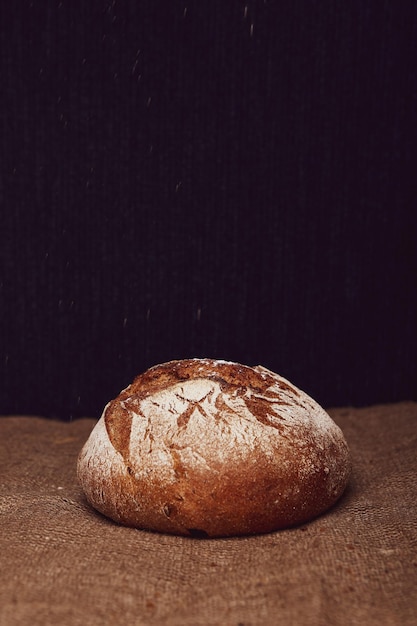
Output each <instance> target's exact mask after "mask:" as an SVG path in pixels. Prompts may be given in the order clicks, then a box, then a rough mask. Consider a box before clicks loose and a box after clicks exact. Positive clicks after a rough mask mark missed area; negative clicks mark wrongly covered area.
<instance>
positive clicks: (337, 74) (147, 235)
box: [0, 0, 417, 419]
mask: <svg viewBox="0 0 417 626" xmlns="http://www.w3.org/2000/svg"><path fill="white" fill-rule="evenodd" d="M411 5H412V3H396V2H388V1H380V2H370V3H368V2H339V3H338V2H334V0H331V1H321V2H319V1H311V0H309V1H305V2H303V1H301V0H300V1H297V2H295V1H292V0H291V1H286V2H281V1H278V0H277V1H272V0H265V1H260V0H259V1H256V2H254V1H249V0H247V1H246V2H244V1H239V0H231V1H230V2H215V1H214V2H189V3H187V2H186V1H185V0H184V1H181V2H178V1H172V2H158V1H155V0H152V1H151V0H147V1H142V2H137V1H136V0H135V1H133V0H131V1H130V2H129V1H126V2H123V1H122V0H113V1H112V2H109V1H97V0H90V1H89V2H85V1H84V2H81V1H69V0H67V1H63V2H58V1H57V0H50V1H49V2H19V3H10V4H7V3H3V5H2V7H1V9H0V30H1V49H0V52H1V58H0V64H1V65H0V67H1V76H0V81H1V82H0V84H1V91H0V102H1V105H0V124H1V131H0V137H1V153H0V158H1V163H0V202H1V229H2V237H1V247H0V254H1V257H0V258H1V277H0V298H1V301H0V302H1V309H0V315H1V321H0V324H1V326H0V331H1V343H2V346H1V362H0V368H1V371H0V380H1V398H0V412H2V413H16V412H19V413H22V412H26V413H27V412H29V413H42V414H45V415H48V416H55V417H59V418H62V419H68V418H70V417H77V416H80V415H86V414H91V415H98V414H99V413H100V411H101V409H102V407H103V405H104V404H105V403H106V402H107V400H109V399H110V398H111V397H113V396H114V395H115V394H117V393H118V391H119V390H120V389H121V388H122V387H123V386H125V385H127V384H128V383H129V382H130V381H131V379H132V378H133V376H134V375H136V374H137V373H139V372H140V371H142V370H144V369H145V368H146V367H149V366H151V365H153V364H156V363H158V362H162V361H166V360H169V359H173V358H182V357H190V356H211V357H220V358H224V359H231V360H238V361H241V362H243V363H246V364H257V363H261V364H263V365H265V366H267V367H269V368H271V369H273V370H275V371H278V372H279V373H281V374H282V375H284V376H286V377H288V378H290V379H291V380H292V381H293V382H294V383H295V384H297V385H298V386H300V387H302V388H303V389H305V391H307V392H308V393H310V394H311V395H313V396H314V397H315V398H316V399H317V400H318V401H319V402H321V403H322V404H324V405H326V406H329V405H345V404H353V405H366V404H371V403H377V402H390V401H397V400H405V399H417V362H416V356H415V355H416V354H417V330H416V324H417V295H416V291H417V287H416V284H417V281H416V273H417V252H416V235H417V232H416V227H415V200H416V187H417V186H416V166H415V161H414V158H413V152H414V151H415V145H416V140H417V132H416V130H417V115H416V110H417V69H416V68H417V63H416V59H417V5H414V7H412V8H410V7H411Z"/></svg>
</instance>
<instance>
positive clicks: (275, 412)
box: [78, 359, 350, 537]
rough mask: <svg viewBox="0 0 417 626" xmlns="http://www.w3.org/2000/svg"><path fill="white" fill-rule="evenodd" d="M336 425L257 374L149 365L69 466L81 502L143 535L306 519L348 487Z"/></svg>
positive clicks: (277, 380)
mask: <svg viewBox="0 0 417 626" xmlns="http://www.w3.org/2000/svg"><path fill="white" fill-rule="evenodd" d="M349 473H350V459H349V450H348V446H347V444H346V441H345V439H344V437H343V434H342V432H341V430H340V428H339V427H338V426H337V425H336V424H335V423H334V421H333V420H332V419H331V418H330V417H329V415H328V414H327V413H326V412H325V411H324V410H323V409H322V408H321V407H320V406H319V405H318V404H317V403H316V402H315V401H314V400H312V399H311V398H310V397H309V396H308V395H307V394H305V393H304V392H302V391H301V390H300V389H297V388H296V387H295V386H294V385H292V384H291V383H289V382H288V381H287V380H286V379H285V378H282V377H281V376H279V375H278V374H274V373H273V372H271V371H269V370H267V369H265V368H264V367H261V366H257V367H247V366H244V365H240V364H238V363H231V362H227V361H219V360H212V359H188V360H180V361H171V362H169V363H164V364H162V365H157V366H155V367H152V368H151V369H149V370H147V371H146V372H145V373H144V374H141V375H140V376H138V377H137V378H136V379H135V381H134V382H133V383H132V384H131V385H129V387H127V388H126V389H125V390H124V391H122V392H121V393H120V395H119V396H118V397H117V398H116V399H115V400H113V401H111V402H110V403H109V404H108V405H107V406H106V408H105V409H104V413H103V415H102V417H101V419H100V420H99V421H98V422H97V424H96V426H95V427H94V429H93V431H92V432H91V435H90V437H89V439H88V441H87V442H86V444H85V445H84V447H83V449H82V451H81V453H80V456H79V459H78V477H79V480H80V482H81V485H82V488H83V490H84V492H85V495H86V497H87V499H88V501H89V502H90V504H91V505H92V506H93V507H94V508H95V509H97V510H98V511H100V512H101V513H103V514H104V515H106V516H108V517H110V518H111V519H113V520H115V521H116V522H119V523H121V524H125V525H128V526H134V527H137V528H141V529H148V530H154V531H159V532H164V533H174V534H180V535H188V536H194V537H222V536H232V535H246V534H253V533H265V532H270V531H274V530H277V529H281V528H284V527H289V526H293V525H295V524H300V523H303V522H306V521H308V520H311V519H312V518H314V517H316V516H317V515H319V514H320V513H323V512H324V511H325V510H326V509H328V508H329V507H331V506H332V505H333V504H334V503H335V502H336V500H337V499H338V498H339V497H340V495H341V494H342V492H343V490H344V489H345V487H346V484H347V482H348V478H349Z"/></svg>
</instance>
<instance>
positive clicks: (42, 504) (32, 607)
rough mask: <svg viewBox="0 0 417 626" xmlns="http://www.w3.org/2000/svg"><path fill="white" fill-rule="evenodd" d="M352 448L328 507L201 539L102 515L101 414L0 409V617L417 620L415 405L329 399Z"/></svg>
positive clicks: (5, 620) (304, 622)
mask: <svg viewBox="0 0 417 626" xmlns="http://www.w3.org/2000/svg"><path fill="white" fill-rule="evenodd" d="M330 413H331V415H332V416H333V418H334V419H335V421H336V422H337V423H338V424H339V425H340V426H341V427H342V429H343V431H344V433H345V436H346V438H347V440H348V443H349V445H350V447H351V451H352V456H353V463H354V471H353V476H352V479H351V483H350V486H349V488H348V491H347V492H346V494H345V496H344V497H343V498H342V500H341V501H340V502H339V504H338V505H337V506H336V507H335V508H333V510H331V511H330V512H329V513H327V514H326V515H323V516H322V517H320V518H318V519H316V520H315V521H313V522H311V523H310V524H307V525H305V526H303V527H299V528H294V529H292V530H286V531H281V532H277V533H273V534H269V535H264V536H256V537H247V538H240V539H238V538H236V539H222V540H200V539H186V538H180V537H173V536H163V535H158V534H153V533H149V532H144V531H139V530H134V529H129V528H123V527H121V526H118V525H116V524H114V523H113V522H111V521H109V520H107V519H105V518H104V517H102V516H100V515H99V514H97V513H95V512H94V511H93V510H92V509H90V507H89V506H88V505H87V503H86V502H85V500H84V497H83V494H82V492H81V490H80V488H79V486H78V484H77V480H76V475H75V462H76V458H77V454H78V452H79V450H80V448H81V446H82V444H83V443H84V441H85V440H86V438H87V436H88V434H89V432H90V430H91V428H92V427H93V424H94V423H95V422H94V420H92V419H83V420H78V421H75V422H73V423H64V422H56V421H49V420H46V419H41V418H35V417H4V418H0V471H1V476H0V498H1V499H0V533H1V534H0V541H1V556H0V558H1V570H0V572H1V573H0V624H1V626H14V625H16V624H19V625H21V624H28V625H29V624H30V625H37V624H39V625H42V626H47V625H49V624H51V625H52V624H53V625H56V624H65V625H66V626H72V625H75V624H77V625H78V624H80V625H82V626H88V625H90V624H92V625H96V624H97V625H100V624H109V625H114V626H117V625H119V624H123V625H126V626H133V625H142V624H143V625H146V624H149V625H153V624H164V625H171V624H176V625H182V626H184V625H195V626H198V625H222V626H232V625H233V626H238V625H244V626H252V625H258V624H262V625H270V624H271V625H275V624H283V625H292V624H294V625H297V626H298V625H300V626H308V625H321V624H323V625H327V624H329V625H331V626H338V625H342V624H343V625H345V624H346V625H349V626H351V625H354V626H355V625H359V626H360V625H362V624H366V625H371V624H375V625H376V624H378V625H381V624H382V625H388V624H389V625H391V624H392V625H394V624H395V625H396V626H397V625H398V626H405V625H411V624H413V625H415V624H417V550H416V548H417V515H416V513H417V506H416V498H417V490H416V485H417V477H416V457H417V446H416V440H417V403H402V404H394V405H385V406H375V407H371V408H367V409H335V410H332V411H330Z"/></svg>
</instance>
